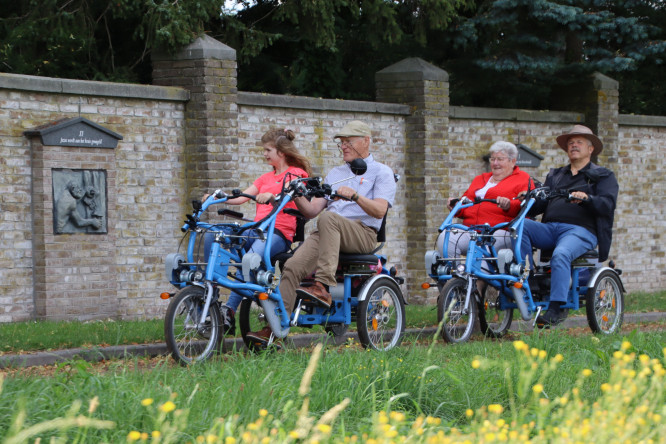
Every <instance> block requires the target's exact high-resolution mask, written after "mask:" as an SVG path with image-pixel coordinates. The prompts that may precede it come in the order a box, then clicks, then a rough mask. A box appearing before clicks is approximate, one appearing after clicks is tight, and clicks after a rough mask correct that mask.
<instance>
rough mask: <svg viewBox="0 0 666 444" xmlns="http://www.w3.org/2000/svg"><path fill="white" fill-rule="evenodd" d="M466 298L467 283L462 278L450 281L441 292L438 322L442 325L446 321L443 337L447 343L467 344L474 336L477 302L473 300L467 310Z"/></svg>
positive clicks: (443, 327) (438, 304)
mask: <svg viewBox="0 0 666 444" xmlns="http://www.w3.org/2000/svg"><path fill="white" fill-rule="evenodd" d="M466 296H467V281H466V280H465V279H462V278H453V279H451V280H449V281H448V282H447V283H446V285H444V287H443V288H442V290H441V291H440V292H439V298H438V299H437V321H438V322H440V323H441V322H442V320H444V324H443V325H442V337H443V338H444V340H445V341H447V342H453V343H456V342H465V341H467V340H468V339H469V338H470V336H472V331H473V329H474V322H475V321H476V316H477V302H476V301H474V300H471V301H469V304H467V308H465V298H466ZM471 297H472V298H473V297H474V295H473V294H472V295H471Z"/></svg>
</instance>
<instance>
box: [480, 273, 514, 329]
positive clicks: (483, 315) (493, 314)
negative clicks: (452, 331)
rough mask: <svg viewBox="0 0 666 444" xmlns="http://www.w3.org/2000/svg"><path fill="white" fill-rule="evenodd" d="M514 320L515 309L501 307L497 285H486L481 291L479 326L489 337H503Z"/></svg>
mask: <svg viewBox="0 0 666 444" xmlns="http://www.w3.org/2000/svg"><path fill="white" fill-rule="evenodd" d="M512 321H513V309H510V308H507V309H505V310H502V309H501V308H500V293H499V291H498V290H497V288H495V287H491V286H490V285H486V287H485V288H484V289H483V291H482V292H481V301H480V306H479V327H480V328H481V333H483V334H484V335H486V336H487V337H489V338H501V337H502V336H504V335H505V334H506V332H507V331H509V327H511V322H512Z"/></svg>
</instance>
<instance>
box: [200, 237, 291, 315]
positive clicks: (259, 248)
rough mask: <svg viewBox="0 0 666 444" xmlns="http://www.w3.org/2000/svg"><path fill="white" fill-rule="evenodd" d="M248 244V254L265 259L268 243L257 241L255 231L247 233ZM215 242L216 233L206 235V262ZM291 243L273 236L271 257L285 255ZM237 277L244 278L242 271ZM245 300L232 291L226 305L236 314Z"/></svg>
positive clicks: (238, 270) (237, 273) (246, 246)
mask: <svg viewBox="0 0 666 444" xmlns="http://www.w3.org/2000/svg"><path fill="white" fill-rule="evenodd" d="M246 236H247V243H246V244H245V249H246V251H247V253H245V254H248V253H257V254H258V255H259V256H261V258H262V259H263V258H264V250H265V249H266V241H262V240H260V239H257V233H256V232H255V231H254V230H251V231H249V232H248V233H247V235H246ZM213 240H215V234H214V233H206V234H205V235H204V257H205V258H206V261H207V260H208V255H209V254H210V247H211V245H212V243H213ZM290 246H291V243H289V242H287V241H286V240H285V239H284V238H283V237H282V236H278V235H277V233H274V234H273V242H272V243H271V256H275V255H277V254H280V253H284V252H285V251H287V250H288V249H289V247H290ZM236 276H237V277H238V278H240V279H242V278H243V273H242V272H241V270H240V269H237V270H236ZM242 300H243V296H241V295H239V294H238V293H236V292H234V291H232V292H231V293H230V294H229V299H228V300H227V302H226V303H225V304H224V305H226V306H227V307H229V308H231V309H232V310H233V311H234V313H235V312H236V311H237V309H238V306H239V305H240V303H241V301H242Z"/></svg>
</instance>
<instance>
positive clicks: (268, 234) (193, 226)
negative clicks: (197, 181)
mask: <svg viewBox="0 0 666 444" xmlns="http://www.w3.org/2000/svg"><path fill="white" fill-rule="evenodd" d="M218 191H219V190H218ZM295 191H296V188H295V187H290V188H289V190H288V191H286V192H283V193H282V194H281V195H280V198H279V199H278V202H277V205H276V206H275V208H273V210H272V211H271V212H270V213H269V215H268V216H267V217H265V218H264V219H262V220H260V221H256V222H249V223H246V224H244V225H239V224H238V223H235V222H233V223H219V224H211V223H206V222H201V221H200V220H199V218H200V217H201V215H202V214H203V213H204V212H205V211H206V210H207V209H208V208H209V207H210V206H212V205H217V204H221V203H224V202H226V201H227V200H228V199H229V198H231V197H233V196H231V197H229V196H225V197H223V198H219V199H218V198H216V197H215V196H216V194H217V193H218V192H216V193H213V195H211V196H209V197H208V198H207V199H206V200H205V201H204V202H203V204H202V205H201V208H200V209H199V210H196V211H195V212H194V214H193V215H192V218H191V219H190V221H189V223H186V224H185V225H183V227H182V230H183V231H190V233H191V235H190V238H189V241H188V246H187V262H182V263H180V265H181V266H185V267H190V269H192V270H194V269H196V268H197V267H198V266H200V265H203V264H202V263H196V262H195V260H194V256H195V250H196V244H197V241H199V239H198V237H199V236H200V235H203V234H205V233H211V232H212V233H214V234H215V242H213V243H212V246H211V250H210V253H209V256H208V261H207V263H206V264H205V272H204V274H203V276H201V278H200V279H196V278H195V279H192V280H191V281H185V282H181V281H174V280H173V279H172V280H171V283H172V284H173V285H175V286H176V287H180V288H182V287H184V286H186V285H198V286H201V287H203V288H204V289H205V290H206V301H205V305H204V311H203V313H202V315H201V317H200V319H202V320H204V319H206V316H207V315H208V310H209V308H210V304H211V303H212V302H213V300H214V297H215V288H214V287H215V286H216V285H219V286H222V287H224V288H228V289H230V290H233V291H235V292H236V293H238V294H240V295H241V296H243V297H246V298H251V299H253V300H254V301H256V302H257V303H260V304H261V305H262V306H263V305H264V304H262V302H265V301H272V303H273V304H274V305H275V307H273V309H272V313H273V314H274V315H275V316H271V314H270V313H267V317H269V318H271V317H272V318H273V319H276V318H277V325H276V326H275V329H274V333H275V334H276V336H277V337H283V336H286V334H287V333H288V331H289V318H288V317H287V315H286V310H285V307H284V302H283V301H282V297H281V295H280V290H279V278H278V279H275V267H274V265H273V264H272V263H271V244H272V240H273V236H276V235H277V234H275V222H276V218H277V215H278V214H279V213H280V212H282V211H283V209H284V208H285V207H286V205H287V204H288V203H289V202H290V201H291V200H292V199H293V195H294V193H295ZM250 230H255V231H256V232H258V233H259V238H260V239H262V240H263V239H265V240H266V248H265V249H264V255H263V258H261V259H262V260H263V268H264V270H262V279H261V280H263V283H253V282H247V281H245V282H241V281H238V280H236V279H230V278H229V267H235V268H237V269H241V270H244V271H243V274H244V277H246V276H248V275H249V270H250V268H251V267H252V265H251V264H250V261H248V260H247V258H248V255H247V252H246V251H245V249H244V246H243V243H244V242H243V241H242V240H243V239H244V238H245V235H244V233H245V232H247V231H250ZM255 264H256V263H255ZM256 265H257V266H258V264H256ZM256 268H258V267H255V269H256ZM246 269H247V272H246V271H245V270H246ZM267 311H268V310H267ZM274 322H275V320H274ZM282 335H283V336H282Z"/></svg>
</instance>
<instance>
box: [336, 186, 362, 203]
mask: <svg viewBox="0 0 666 444" xmlns="http://www.w3.org/2000/svg"><path fill="white" fill-rule="evenodd" d="M354 196H356V198H354ZM333 197H334V198H336V199H345V200H352V201H356V200H358V193H357V192H356V191H355V190H354V189H353V188H349V187H340V188H338V189H337V190H336V191H335V195H334V196H333Z"/></svg>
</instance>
